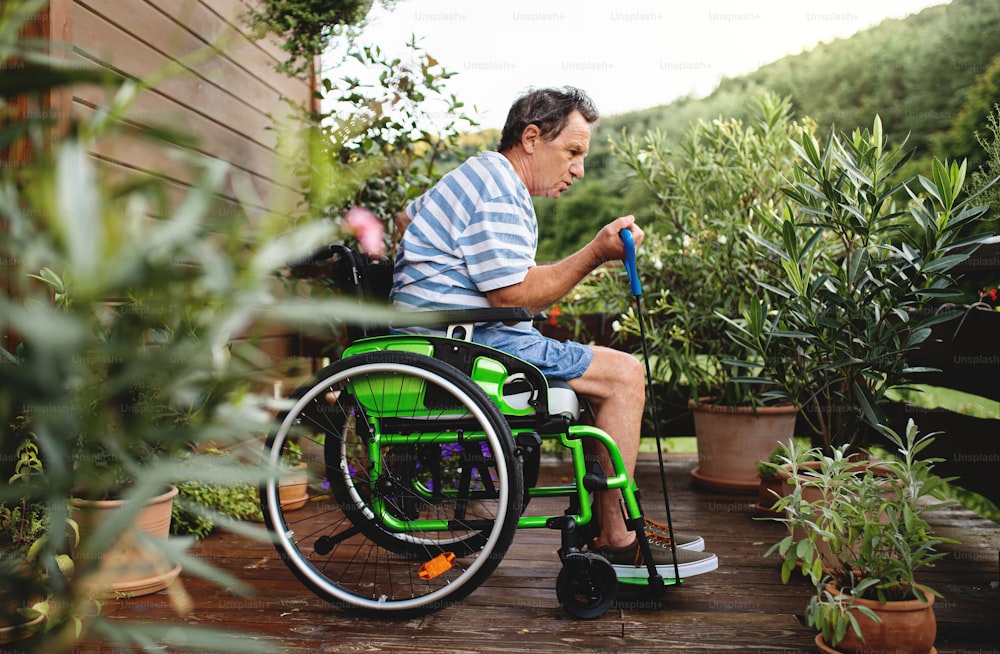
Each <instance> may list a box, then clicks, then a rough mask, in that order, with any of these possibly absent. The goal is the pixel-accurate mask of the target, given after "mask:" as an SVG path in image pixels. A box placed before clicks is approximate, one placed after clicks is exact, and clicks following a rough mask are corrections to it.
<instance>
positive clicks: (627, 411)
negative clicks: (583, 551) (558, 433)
mask: <svg viewBox="0 0 1000 654" xmlns="http://www.w3.org/2000/svg"><path fill="white" fill-rule="evenodd" d="M593 349H594V360H593V361H592V362H591V364H590V367H589V368H587V371H586V372H585V373H584V374H583V376H582V377H578V378H577V379H572V380H570V381H569V385H570V386H571V387H572V388H573V390H575V391H576V392H577V393H579V394H580V395H581V396H583V397H584V398H586V399H587V400H588V401H589V402H590V404H591V405H592V406H593V408H594V415H595V425H594V426H595V427H597V428H599V429H601V430H603V431H604V432H606V433H607V434H609V435H610V436H611V437H612V438H613V439H614V440H615V443H617V445H618V449H619V451H620V452H621V456H622V461H623V463H624V464H625V469H626V470H627V471H628V474H629V477H633V475H634V473H635V462H636V459H637V458H638V455H639V437H640V435H641V430H642V412H643V407H644V406H645V402H646V399H645V374H644V372H643V368H642V363H641V362H640V361H639V360H638V359H636V358H635V357H633V356H632V355H630V354H628V353H625V352H620V351H618V350H612V349H610V348H605V347H594V348H593ZM595 449H597V450H599V451H596V452H594V454H595V455H596V456H597V457H598V462H599V463H600V464H601V468H602V469H603V470H604V471H605V472H606V473H611V472H612V471H613V468H612V467H611V460H610V458H609V457H608V454H607V451H606V450H605V449H604V448H595ZM620 499H621V492H620V491H617V490H614V491H604V492H600V493H597V494H596V495H595V500H596V502H595V505H596V508H595V511H596V513H597V519H598V521H599V522H600V525H601V535H600V539H601V542H602V543H604V544H605V545H609V546H611V547H622V546H624V545H628V544H629V543H631V542H632V541H633V540H635V534H633V533H632V532H630V531H629V530H628V528H627V527H626V526H625V522H624V520H622V512H621V508H620V507H619V500H620Z"/></svg>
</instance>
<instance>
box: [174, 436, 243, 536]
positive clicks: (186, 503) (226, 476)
mask: <svg viewBox="0 0 1000 654" xmlns="http://www.w3.org/2000/svg"><path fill="white" fill-rule="evenodd" d="M196 464H201V467H202V468H203V474H198V475H194V476H196V477H198V479H197V480H188V481H181V482H179V483H178V484H177V490H178V496H177V500H176V501H175V502H174V509H173V516H172V521H171V524H170V530H171V533H173V534H176V535H191V536H194V537H195V538H205V537H206V536H208V535H209V534H211V533H212V532H213V531H215V529H216V528H217V527H219V526H225V527H232V526H233V524H234V521H241V520H257V521H259V520H261V511H260V498H259V496H258V495H257V486H256V484H254V483H253V478H254V477H253V469H252V467H251V466H248V465H247V464H246V463H241V462H240V461H238V460H236V458H235V457H234V456H233V455H232V454H231V453H228V452H225V451H223V450H219V449H217V448H209V449H207V450H206V451H205V452H202V453H198V454H194V455H192V456H191V460H189V461H188V462H187V465H189V466H195V465H196ZM241 468H242V469H243V470H245V477H244V479H240V478H239V477H238V476H237V474H238V472H239V471H240V469H241ZM220 471H221V474H219V472H220ZM211 477H215V478H216V479H215V480H214V481H210V480H209V479H210V478H211ZM220 477H221V479H220Z"/></svg>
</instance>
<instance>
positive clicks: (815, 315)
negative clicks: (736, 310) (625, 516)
mask: <svg viewBox="0 0 1000 654" xmlns="http://www.w3.org/2000/svg"><path fill="white" fill-rule="evenodd" d="M795 150H796V152H797V153H798V157H799V163H798V164H797V165H796V168H795V173H794V176H793V178H792V179H791V180H790V183H789V184H787V185H786V186H784V187H782V193H783V195H784V196H785V202H783V203H781V204H780V206H775V207H774V208H773V209H769V210H767V212H766V215H765V213H761V215H759V216H758V221H757V222H756V227H755V233H754V235H753V240H754V242H755V243H756V244H757V246H758V247H759V249H760V251H761V253H762V254H766V255H767V256H771V257H776V258H777V261H778V262H779V264H780V265H779V266H778V267H776V268H771V269H770V270H769V276H768V278H767V279H766V280H763V281H760V282H759V283H760V286H761V288H762V289H764V290H765V291H766V292H767V297H766V298H765V299H764V300H761V301H760V302H758V303H755V304H751V305H750V306H749V308H745V309H744V311H743V314H742V319H739V320H734V319H730V320H728V323H729V325H730V330H729V335H730V337H731V338H732V340H733V341H734V342H736V343H737V344H738V345H739V346H740V347H741V348H743V350H744V354H745V356H746V358H745V359H744V361H743V362H742V363H738V364H737V365H739V366H740V367H742V368H743V369H744V370H745V371H746V375H745V376H743V377H741V378H739V379H738V380H737V381H738V382H739V383H747V384H752V385H754V386H759V385H762V384H763V385H766V386H769V390H767V391H766V392H765V393H764V394H763V395H764V396H765V397H771V398H774V399H784V400H788V401H792V402H795V403H797V404H798V405H799V406H800V407H802V413H803V415H804V416H805V417H806V419H807V420H809V422H810V425H811V427H812V430H813V434H814V439H815V442H816V443H817V444H818V445H820V446H822V447H823V448H824V449H825V450H826V451H827V453H830V452H832V450H833V449H834V448H836V447H838V446H839V445H841V444H845V443H846V444H848V445H852V446H854V445H860V444H862V443H863V441H864V440H865V436H866V434H867V433H870V431H871V430H872V429H875V428H876V427H877V426H878V425H879V424H881V423H883V422H884V416H883V411H882V408H881V407H882V406H883V405H884V404H885V403H886V401H887V399H886V393H887V392H888V390H889V389H891V388H893V387H896V386H899V385H903V384H905V383H907V381H908V379H909V375H910V374H912V373H914V372H917V369H915V368H912V367H910V366H909V365H908V364H907V353H908V352H909V351H911V350H912V349H914V348H915V347H917V346H918V345H919V344H920V343H921V342H922V341H923V340H925V339H926V338H927V336H928V335H929V334H930V327H931V325H933V324H935V323H937V322H943V321H947V320H950V319H952V318H955V317H956V316H957V315H958V312H956V311H940V312H939V311H936V310H935V309H936V304H937V303H939V302H940V301H941V300H943V299H948V298H954V297H956V296H958V295H960V293H961V290H960V288H959V287H958V285H957V281H956V276H955V274H954V270H955V268H956V266H957V265H958V264H959V263H961V262H962V261H964V260H965V259H966V258H968V256H969V254H970V253H971V252H972V251H974V250H975V248H976V247H977V246H978V244H980V243H981V242H982V241H983V240H985V238H987V237H988V236H989V233H988V232H980V233H978V234H975V235H973V236H965V235H964V234H966V233H967V232H968V230H967V228H969V227H970V226H973V225H978V226H982V225H979V223H980V222H981V221H983V220H984V217H985V215H986V212H987V207H986V206H984V205H976V204H974V203H973V201H974V200H975V198H974V197H963V187H964V183H965V173H966V169H965V165H964V164H958V163H957V162H950V163H949V162H939V161H935V162H934V167H933V171H932V176H931V178H926V177H923V176H918V177H917V179H916V180H911V179H906V180H903V181H901V182H898V181H894V179H895V176H896V173H897V172H898V171H899V169H900V167H901V166H902V165H903V164H904V163H905V162H906V160H907V158H908V156H909V154H908V153H907V152H906V151H904V149H903V148H902V146H892V145H889V144H888V143H886V141H885V139H884V137H883V135H882V125H881V121H880V120H879V119H878V118H877V117H876V119H875V121H874V124H873V127H872V129H870V130H857V131H855V132H854V133H853V134H852V135H851V136H850V137H849V138H841V137H840V136H838V135H837V134H836V133H835V132H834V131H831V132H830V136H829V138H827V139H826V141H825V143H824V144H823V145H822V146H821V145H820V143H819V142H818V141H817V139H816V138H815V137H814V136H813V135H812V134H811V133H804V134H803V135H802V137H801V139H800V140H799V142H798V143H796V145H795ZM910 184H913V185H914V186H915V187H917V188H918V189H919V191H918V190H914V189H911V188H910ZM775 343H781V347H780V349H779V350H778V351H779V353H780V356H774V355H773V348H774V344H775ZM762 363H763V369H761V367H760V366H761V364H762Z"/></svg>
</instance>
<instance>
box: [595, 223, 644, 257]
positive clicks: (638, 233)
mask: <svg viewBox="0 0 1000 654" xmlns="http://www.w3.org/2000/svg"><path fill="white" fill-rule="evenodd" d="M623 229H627V230H629V231H630V232H632V240H633V241H635V246H636V248H638V247H639V244H640V243H642V239H643V237H644V236H645V234H643V231H642V229H641V228H640V227H639V226H638V225H637V224H636V223H635V216H632V215H628V216H622V217H621V218H617V219H615V220H613V221H612V222H610V223H608V224H607V225H605V226H604V227H603V228H602V229H601V231H599V232H598V233H597V236H595V237H594V240H593V241H591V242H590V243H589V244H588V245H587V247H586V248H585V249H589V250H590V253H591V256H592V257H594V259H595V260H596V261H597V263H596V264H595V265H594V266H593V267H594V268H596V267H597V266H599V265H601V264H602V263H604V262H606V261H612V260H614V259H621V258H623V257H624V256H625V246H624V245H622V239H621V236H620V235H619V234H620V232H621V231H622V230H623Z"/></svg>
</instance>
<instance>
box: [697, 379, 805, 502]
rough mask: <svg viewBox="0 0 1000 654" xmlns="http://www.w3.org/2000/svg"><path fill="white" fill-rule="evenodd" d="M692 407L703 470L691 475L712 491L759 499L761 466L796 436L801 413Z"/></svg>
mask: <svg viewBox="0 0 1000 654" xmlns="http://www.w3.org/2000/svg"><path fill="white" fill-rule="evenodd" d="M689 406H690V407H691V409H692V411H693V413H694V431H695V439H696V441H697V443H698V467H697V468H695V469H694V470H692V471H691V476H692V477H694V480H695V483H697V484H698V485H699V486H702V487H704V488H708V489H710V490H719V491H724V492H736V493H746V494H753V493H756V492H757V489H758V486H759V485H760V480H759V477H758V472H757V464H758V463H759V462H760V461H766V460H767V459H768V457H769V456H770V455H771V452H772V451H773V450H774V448H775V447H776V446H777V445H778V444H779V443H784V442H787V441H788V440H789V439H790V438H791V437H792V436H793V435H794V433H795V418H796V415H797V413H798V409H797V408H796V407H794V406H777V407H758V408H757V409H756V411H755V410H754V409H753V408H750V407H729V406H714V405H712V404H709V403H708V398H705V399H703V400H702V401H701V403H699V404H694V402H691V404H690V405H689Z"/></svg>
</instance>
